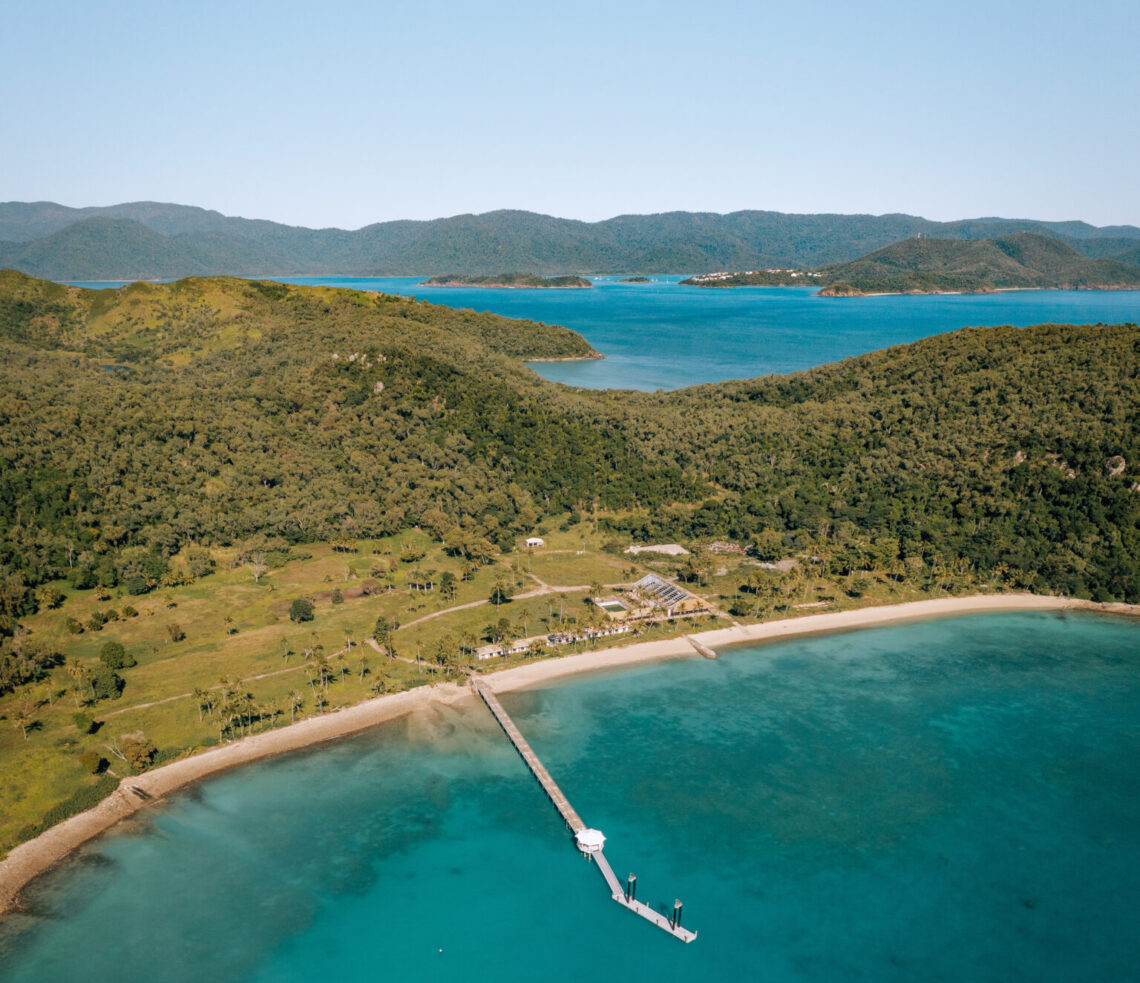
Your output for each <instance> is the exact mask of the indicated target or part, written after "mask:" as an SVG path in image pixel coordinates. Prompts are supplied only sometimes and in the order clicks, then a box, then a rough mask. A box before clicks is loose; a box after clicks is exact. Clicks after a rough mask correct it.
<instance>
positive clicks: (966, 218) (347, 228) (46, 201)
mask: <svg viewBox="0 0 1140 983" xmlns="http://www.w3.org/2000/svg"><path fill="white" fill-rule="evenodd" d="M142 204H153V205H170V206H175V207H181V208H198V209H201V210H203V211H207V212H214V213H217V214H219V215H222V216H223V217H225V218H238V219H247V220H249V221H259V222H260V221H267V222H275V223H278V224H282V225H289V226H292V227H294V228H304V229H310V230H314V231H319V230H322V229H336V230H337V231H341V232H356V231H359V230H360V229H364V228H367V227H369V226H372V225H382V224H384V223H386V222H440V221H446V220H448V219H453V218H462V217H464V216H473V217H476V218H478V217H480V216H483V215H492V214H494V213H496V212H528V213H530V214H534V215H541V216H543V217H545V218H553V219H558V220H564V221H569V222H583V223H585V224H587V225H595V224H598V223H601V222H608V221H612V220H613V219H617V218H625V217H630V216H635V217H640V216H649V215H669V214H705V215H722V216H723V215H733V214H737V213H740V212H774V213H777V214H783V215H841V216H845V217H853V216H860V215H867V216H870V217H872V218H883V217H886V216H890V215H906V216H908V217H911V218H920V219H924V220H926V221H930V222H960V221H961V222H978V221H990V220H993V221H1001V222H1042V223H1062V222H1084V223H1085V224H1086V225H1090V226H1093V227H1094V228H1111V227H1116V226H1120V227H1124V226H1128V227H1133V228H1136V227H1140V222H1137V223H1133V222H1103V223H1102V222H1092V221H1089V220H1088V219H1085V218H1081V217H1072V216H1070V217H1061V218H1054V217H1050V216H1044V217H1042V216H1038V215H953V216H950V217H948V218H935V217H933V216H931V215H922V214H916V213H913V212H904V211H900V210H898V209H893V210H890V211H886V212H832V211H821V210H815V211H805V212H784V211H781V210H780V209H776V208H764V207H759V206H758V207H749V208H732V209H729V210H727V211H722V212H714V211H712V210H710V209H689V208H665V209H660V210H658V211H654V212H633V211H620V212H615V213H613V214H612V215H604V216H602V217H601V218H597V219H592V218H580V217H579V216H576V215H559V214H555V213H552V212H542V211H535V210H534V209H529V208H515V207H510V206H503V207H501V208H488V209H485V210H483V211H471V210H467V211H461V212H453V213H450V214H447V215H429V216H426V217H423V218H419V217H413V216H408V215H404V216H397V217H396V218H383V219H369V220H367V221H364V222H360V223H358V224H352V225H327V224H326V225H298V224H296V223H293V222H285V221H283V220H281V219H277V218H273V217H272V216H268V215H254V214H244V215H240V214H233V213H230V212H225V211H223V210H222V209H220V208H214V207H211V206H210V205H201V204H197V203H194V202H184V201H157V200H154V199H150V198H131V199H123V200H122V201H112V202H106V203H96V204H91V203H86V204H72V203H70V202H63V201H59V200H58V199H51V198H41V199H37V200H35V201H31V200H15V199H13V200H11V201H0V206H3V205H57V206H59V207H62V208H71V209H77V210H81V209H88V208H95V209H106V208H118V207H121V206H125V205H142Z"/></svg>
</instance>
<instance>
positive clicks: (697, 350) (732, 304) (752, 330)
mask: <svg viewBox="0 0 1140 983" xmlns="http://www.w3.org/2000/svg"><path fill="white" fill-rule="evenodd" d="M273 279H276V280H280V281H282V282H285V283H298V284H310V285H324V286H335V287H345V288H349V289H354V290H379V291H382V292H384V293H391V294H399V295H401V296H406V297H416V298H418V299H420V300H427V301H430V302H431V303H433V304H444V305H447V306H449V307H456V308H466V309H471V310H477V311H490V312H492V313H495V314H500V315H503V316H504V317H517V318H530V319H531V320H535V321H542V322H545V323H547V324H561V325H563V326H565V327H567V328H571V329H572V330H574V331H577V332H578V333H579V334H581V335H582V336H583V337H584V338H585V339H586V340H587V341H588V342H590V344H591V345H593V347H594V348H595V349H596V350H597V351H599V352H601V353H602V354H604V355H605V358H604V359H602V360H599V361H586V362H532V363H530V364H531V368H533V369H534V370H535V371H536V372H538V373H539V374H540V375H542V376H543V377H545V378H547V379H550V380H552V381H554V382H562V383H565V384H567V385H571V386H579V387H582V388H586V389H639V390H644V391H653V390H657V389H678V388H681V387H684V386H692V385H697V384H700V383H708V382H723V381H725V380H726V379H751V378H755V377H758V376H763V375H770V374H772V373H787V372H796V371H800V370H803V369H810V368H813V367H814V366H817V365H825V364H827V363H829V362H835V361H838V360H840V359H843V358H848V357H850V356H852V355H861V354H864V353H866V352H871V351H877V350H878V349H880V348H886V347H888V346H890V345H901V344H907V343H909V342H912V341H917V340H918V339H919V338H926V337H929V336H930V335H934V334H939V333H941V332H944V331H956V330H958V329H959V328H964V327H978V326H983V325H1005V324H1009V325H1014V326H1016V327H1027V326H1029V325H1032V324H1044V323H1057V324H1098V323H1100V324H1119V323H1122V322H1137V321H1140V291H1136V290H1109V291H1096V290H1021V291H1010V292H1006V293H997V294H972V295H936V296H901V297H900V296H885V297H858V298H825V297H816V296H814V294H815V288H813V287H737V288H734V289H709V288H703V287H688V286H680V285H679V284H678V281H679V280H681V279H682V277H681V276H659V277H654V278H653V280H652V282H650V283H647V284H633V283H622V282H621V279H620V278H619V277H592V278H591V279H592V281H593V283H594V287H593V289H590V290H552V289H547V288H537V289H488V288H481V287H427V286H424V285H423V279H424V278H423V277H347V276H324V277H274V278H273ZM76 285H77V286H90V287H114V286H121V284H119V283H97V284H96V283H77V284H76Z"/></svg>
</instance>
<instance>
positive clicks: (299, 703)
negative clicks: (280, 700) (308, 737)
mask: <svg viewBox="0 0 1140 983" xmlns="http://www.w3.org/2000/svg"><path fill="white" fill-rule="evenodd" d="M288 699H289V723H293V721H294V720H296V719H297V711H298V710H300V709H301V707H303V706H304V705H305V698H304V697H303V696H302V695H301V694H300V693H298V692H297V691H296V690H295V689H291V690H289V698H288Z"/></svg>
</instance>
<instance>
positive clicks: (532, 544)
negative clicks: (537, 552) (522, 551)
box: [526, 536, 546, 549]
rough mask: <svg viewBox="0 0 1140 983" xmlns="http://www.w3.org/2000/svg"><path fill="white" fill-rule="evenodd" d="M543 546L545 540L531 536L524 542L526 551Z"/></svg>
mask: <svg viewBox="0 0 1140 983" xmlns="http://www.w3.org/2000/svg"><path fill="white" fill-rule="evenodd" d="M545 545H546V540H545V539H543V538H542V537H541V536H531V537H530V538H529V539H528V540H527V541H526V546H527V549H537V548H539V547H541V546H545Z"/></svg>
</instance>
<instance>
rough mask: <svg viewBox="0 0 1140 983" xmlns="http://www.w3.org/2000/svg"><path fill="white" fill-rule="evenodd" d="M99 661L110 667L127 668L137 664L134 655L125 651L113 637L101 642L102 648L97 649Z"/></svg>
mask: <svg viewBox="0 0 1140 983" xmlns="http://www.w3.org/2000/svg"><path fill="white" fill-rule="evenodd" d="M99 661H100V662H102V663H103V665H105V666H107V667H108V668H111V669H129V668H130V667H131V666H135V665H138V661H137V660H136V659H135V657H134V656H133V655H131V654H130V653H129V652H128V651H126V649H124V648H123V646H122V644H121V643H120V642H116V641H114V640H113V639H112V640H110V641H107V642H104V643H103V647H102V649H100V650H99Z"/></svg>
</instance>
